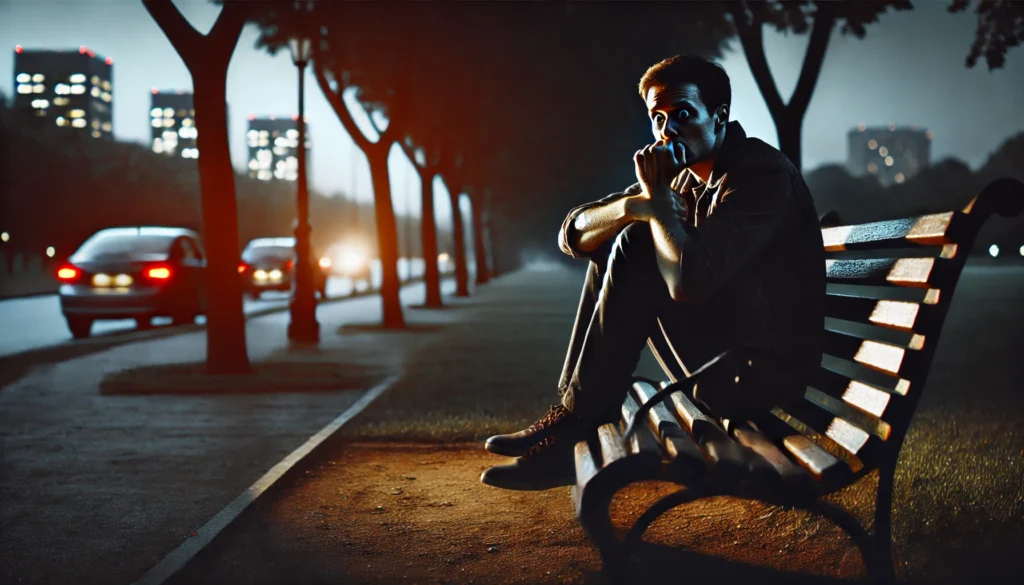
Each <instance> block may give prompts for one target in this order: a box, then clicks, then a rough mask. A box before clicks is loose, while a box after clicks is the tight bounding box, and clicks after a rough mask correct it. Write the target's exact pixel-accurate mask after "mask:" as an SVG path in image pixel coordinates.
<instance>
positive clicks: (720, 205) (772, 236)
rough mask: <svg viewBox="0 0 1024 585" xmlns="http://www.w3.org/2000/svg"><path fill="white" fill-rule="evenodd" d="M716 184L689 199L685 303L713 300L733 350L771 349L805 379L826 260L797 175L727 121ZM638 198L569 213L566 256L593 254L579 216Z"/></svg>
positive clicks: (812, 361)
mask: <svg viewBox="0 0 1024 585" xmlns="http://www.w3.org/2000/svg"><path fill="white" fill-rule="evenodd" d="M687 172H688V171H687ZM710 182H711V184H712V185H711V188H705V186H704V185H703V184H698V185H697V187H696V188H695V189H693V190H692V191H691V192H686V193H684V195H685V196H686V197H687V201H688V203H689V207H690V208H691V212H690V216H691V217H690V218H688V221H687V225H686V227H685V231H686V233H687V236H688V238H687V239H686V240H685V241H684V242H683V243H682V265H681V276H682V286H683V291H684V293H685V297H686V299H687V301H686V302H692V303H701V304H704V303H708V304H709V305H710V307H713V310H714V311H716V314H717V315H719V316H720V321H719V318H716V323H720V326H721V327H723V328H725V329H726V330H727V331H728V332H729V333H730V335H728V337H729V338H730V339H732V340H734V343H735V345H748V346H753V347H756V348H762V349H765V350H769V351H770V352H771V353H772V354H774V355H778V356H780V357H781V358H784V359H785V361H786V362H788V363H789V364H791V365H792V366H793V368H795V369H797V370H799V372H800V375H801V377H802V378H804V379H806V375H807V374H809V373H810V372H811V371H813V369H814V368H817V367H818V365H819V364H820V363H821V341H822V332H823V328H824V300H825V254H824V245H823V242H822V238H821V229H820V228H819V226H818V216H817V212H816V211H815V209H814V202H813V201H812V200H811V194H810V191H809V190H808V189H807V185H806V184H805V183H804V180H803V177H802V175H801V174H800V170H799V169H797V168H796V167H795V166H794V165H793V164H792V163H791V162H790V160H789V159H788V158H786V156H785V155H784V154H782V153H781V152H779V151H778V150H777V149H775V148H773V147H771V146H769V145H768V144H766V143H765V142H763V141H761V140H759V139H757V138H748V137H747V135H746V133H745V132H744V131H743V128H742V126H740V124H739V123H738V122H730V123H729V125H728V126H727V128H726V137H725V143H724V144H723V146H722V150H721V151H720V152H719V155H718V158H717V159H716V160H715V164H714V170H713V173H712V177H711V181H710ZM640 192H641V189H640V186H639V185H638V184H636V185H632V186H631V187H629V188H628V189H626V191H624V192H622V193H613V194H611V195H609V196H607V197H605V198H603V199H601V200H600V201H596V202H593V203H588V204H585V205H581V206H579V207H576V208H574V209H573V210H572V211H570V212H569V215H568V216H567V217H566V219H565V222H564V223H563V225H562V231H561V233H560V235H559V246H560V247H561V249H562V251H563V252H565V253H566V254H568V255H570V256H572V257H574V258H581V257H587V256H588V255H587V254H584V253H581V252H580V251H578V250H574V249H573V248H572V246H571V245H570V242H571V241H573V240H574V234H573V233H572V230H574V229H575V228H574V227H573V221H574V220H575V217H576V215H577V214H578V213H579V212H580V211H582V210H584V209H587V208H589V207H593V206H595V205H599V204H602V203H606V202H609V201H614V200H615V199H619V198H622V197H625V196H628V195H635V194H639V193H640ZM605 252H606V251H605Z"/></svg>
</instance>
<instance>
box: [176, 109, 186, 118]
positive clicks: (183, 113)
mask: <svg viewBox="0 0 1024 585" xmlns="http://www.w3.org/2000/svg"><path fill="white" fill-rule="evenodd" d="M178 117H179V118H184V117H185V108H181V109H180V110H178Z"/></svg>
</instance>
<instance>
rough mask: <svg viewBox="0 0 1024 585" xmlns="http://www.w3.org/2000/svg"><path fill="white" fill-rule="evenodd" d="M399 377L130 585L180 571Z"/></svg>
mask: <svg viewBox="0 0 1024 585" xmlns="http://www.w3.org/2000/svg"><path fill="white" fill-rule="evenodd" d="M400 377H401V374H396V375H393V376H391V377H389V378H388V379H386V380H384V381H383V382H381V383H380V384H377V385H376V386H374V387H373V388H371V389H369V390H367V391H366V392H365V393H364V394H363V395H362V396H361V397H360V398H359V399H358V400H356V401H355V403H354V404H352V406H350V407H348V408H347V409H346V410H345V411H344V412H342V413H341V414H340V415H338V416H337V417H336V418H335V419H334V420H333V421H331V422H330V423H328V424H327V426H325V427H324V428H322V429H320V431H318V432H317V433H316V434H315V435H313V436H312V437H310V438H309V439H307V440H306V442H305V443H303V444H302V446H300V447H299V448H298V449H296V450H294V451H292V452H291V453H290V454H289V455H288V456H287V457H285V458H284V459H282V460H281V461H279V462H278V463H277V464H276V465H274V466H273V467H271V468H270V470H269V471H267V472H266V473H264V474H263V476H262V477H260V478H259V479H257V480H256V483H254V484H252V485H251V486H249V488H248V489H246V490H245V491H243V492H242V493H241V494H239V495H238V496H237V497H235V499H234V500H232V501H231V503H230V504H228V505H227V506H226V507H224V508H223V509H222V510H221V511H220V512H217V514H215V515H214V516H213V518H210V520H209V521H207V522H206V524H204V525H203V526H202V527H201V528H199V529H198V530H196V531H195V532H193V533H192V535H191V536H190V537H189V538H188V539H187V540H185V542H183V543H182V544H181V545H180V546H178V548H176V549H174V550H172V551H171V552H170V553H169V554H168V555H167V556H165V557H164V558H163V559H162V560H161V561H160V562H158V563H157V564H155V565H153V567H151V568H150V569H149V570H148V571H146V572H145V573H144V574H143V575H142V576H141V577H139V578H138V579H137V580H136V581H134V582H133V584H132V585H160V584H161V583H164V582H165V581H167V580H168V579H169V578H171V577H172V576H173V575H174V574H175V573H177V572H178V571H179V570H181V569H182V567H184V566H185V565H186V564H188V562H189V561H190V560H192V558H193V557H195V556H196V554H198V553H199V551H201V550H203V548H205V547H206V546H207V545H208V544H210V543H211V542H212V541H213V539H214V538H215V537H216V536H217V535H218V534H219V533H220V532H221V531H222V530H224V529H225V528H227V526H228V525H229V524H231V522H233V521H234V520H235V519H236V518H238V517H239V516H240V515H241V514H242V512H244V511H245V510H246V508H248V507H249V506H250V505H252V503H253V502H255V501H256V500H257V499H258V498H259V497H260V496H262V495H263V494H264V493H266V492H267V490H269V489H270V488H271V487H272V486H273V485H274V484H275V483H277V482H278V481H280V480H281V479H282V478H284V477H285V476H286V475H287V474H288V472H289V471H291V470H292V469H293V468H294V467H295V466H296V465H297V464H298V463H299V462H300V461H302V460H303V459H305V458H306V457H307V456H309V455H310V453H312V452H313V451H314V450H315V449H316V448H317V447H319V446H320V445H321V444H323V442H324V441H326V440H327V439H328V438H329V437H330V436H331V435H333V434H334V433H335V432H336V431H337V430H338V429H340V428H341V427H342V425H344V424H345V423H347V422H348V421H350V420H352V419H353V418H355V416H356V415H358V414H359V413H360V412H362V411H363V410H364V409H365V408H366V407H367V406H369V405H370V403H371V402H373V401H374V400H375V399H376V398H377V397H378V396H380V395H381V394H383V393H384V392H385V391H386V390H387V389H388V388H390V387H391V385H392V384H394V383H395V381H397V380H398V379H399V378H400Z"/></svg>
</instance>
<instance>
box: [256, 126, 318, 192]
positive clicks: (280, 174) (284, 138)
mask: <svg viewBox="0 0 1024 585" xmlns="http://www.w3.org/2000/svg"><path fill="white" fill-rule="evenodd" d="M298 119H299V118H298V116H293V117H291V118H276V117H274V116H269V117H266V118H257V117H256V116H249V131H248V132H247V133H246V139H247V143H248V144H249V176H251V177H255V178H257V179H260V180H261V181H269V180H271V179H279V180H284V181H295V180H297V179H298V178H299V159H298V156H299V155H298V147H299V122H298ZM309 148H310V140H309V122H308V121H306V152H307V158H306V164H307V165H308V164H309V158H308V152H309Z"/></svg>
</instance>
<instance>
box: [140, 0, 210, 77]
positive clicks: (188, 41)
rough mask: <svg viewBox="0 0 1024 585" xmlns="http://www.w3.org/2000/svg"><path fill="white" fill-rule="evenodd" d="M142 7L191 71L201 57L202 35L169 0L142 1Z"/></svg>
mask: <svg viewBox="0 0 1024 585" xmlns="http://www.w3.org/2000/svg"><path fill="white" fill-rule="evenodd" d="M142 5H143V6H145V7H146V10H147V11H149V15H150V16H152V17H153V20H154V21H155V22H156V24H157V26H159V27H160V30H162V31H163V32H164V35H166V36H167V40H169V41H170V42H171V46H173V47H174V50H175V51H177V52H178V55H179V56H180V57H181V60H182V61H184V62H185V64H186V66H188V67H189V69H191V68H192V64H193V63H194V62H195V61H196V59H197V57H200V56H201V55H202V51H201V49H202V46H201V43H202V40H203V35H201V34H199V32H198V31H197V30H196V29H195V28H193V27H192V25H191V24H189V23H188V20H186V19H185V17H184V16H182V14H181V12H180V11H179V10H178V8H177V7H176V6H175V5H174V4H173V3H172V2H171V0H142ZM221 14H222V15H223V11H222V12H221Z"/></svg>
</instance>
